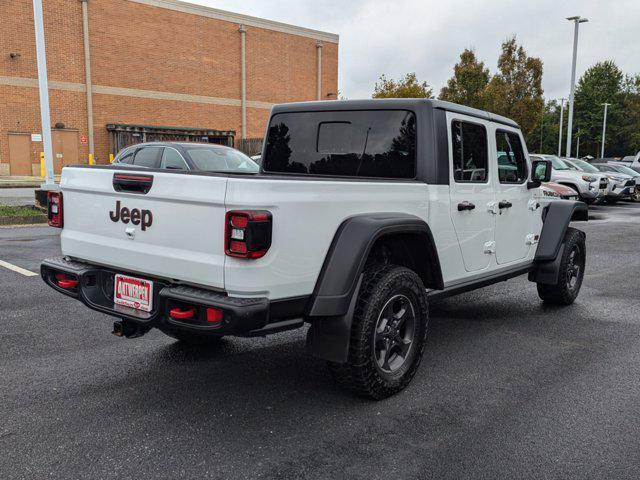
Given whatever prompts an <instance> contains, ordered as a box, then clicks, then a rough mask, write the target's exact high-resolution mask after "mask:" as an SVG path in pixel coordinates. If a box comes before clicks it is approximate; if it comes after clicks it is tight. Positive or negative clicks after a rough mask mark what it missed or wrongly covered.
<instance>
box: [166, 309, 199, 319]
mask: <svg viewBox="0 0 640 480" xmlns="http://www.w3.org/2000/svg"><path fill="white" fill-rule="evenodd" d="M169 316H170V317H171V318H173V319H175V320H189V319H190V318H193V317H195V316H196V309H195V308H187V309H184V310H183V309H182V308H179V307H178V308H172V309H171V310H169Z"/></svg>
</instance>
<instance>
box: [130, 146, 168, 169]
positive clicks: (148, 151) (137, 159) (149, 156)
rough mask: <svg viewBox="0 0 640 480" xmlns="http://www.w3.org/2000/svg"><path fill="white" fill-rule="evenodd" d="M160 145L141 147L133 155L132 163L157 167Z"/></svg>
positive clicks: (158, 164)
mask: <svg viewBox="0 0 640 480" xmlns="http://www.w3.org/2000/svg"><path fill="white" fill-rule="evenodd" d="M161 153H162V147H141V148H139V149H138V150H137V151H136V154H135V156H134V157H133V164H134V165H135V166H137V167H146V168H159V167H160V154H161Z"/></svg>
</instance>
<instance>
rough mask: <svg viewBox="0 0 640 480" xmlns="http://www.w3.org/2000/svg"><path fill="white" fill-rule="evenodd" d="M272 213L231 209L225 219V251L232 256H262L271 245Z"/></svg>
mask: <svg viewBox="0 0 640 480" xmlns="http://www.w3.org/2000/svg"><path fill="white" fill-rule="evenodd" d="M271 224H272V222H271V213H270V212H267V211H263V210H259V211H255V210H252V211H244V210H243V211H230V212H227V216H226V219H225V243H224V245H225V247H224V249H225V253H226V254H227V255H228V256H230V257H238V258H260V257H263V256H264V255H265V254H266V253H267V250H269V247H270V246H271Z"/></svg>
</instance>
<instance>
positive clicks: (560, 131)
mask: <svg viewBox="0 0 640 480" xmlns="http://www.w3.org/2000/svg"><path fill="white" fill-rule="evenodd" d="M565 100H566V98H564V97H563V98H561V99H560V127H559V128H558V156H559V157H561V156H562V127H563V125H564V122H563V120H564V101H565Z"/></svg>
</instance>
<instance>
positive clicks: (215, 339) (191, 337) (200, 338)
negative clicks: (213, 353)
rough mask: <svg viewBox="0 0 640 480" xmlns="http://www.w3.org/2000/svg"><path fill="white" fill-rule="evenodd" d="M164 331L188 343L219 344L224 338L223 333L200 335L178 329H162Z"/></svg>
mask: <svg viewBox="0 0 640 480" xmlns="http://www.w3.org/2000/svg"><path fill="white" fill-rule="evenodd" d="M162 332H163V333H164V334H165V335H167V336H169V337H171V338H175V339H176V340H178V341H179V342H181V343H184V344H186V345H201V346H207V345H209V346H213V345H217V344H219V343H220V340H221V339H222V335H198V334H197V333H190V332H183V331H178V330H162Z"/></svg>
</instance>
